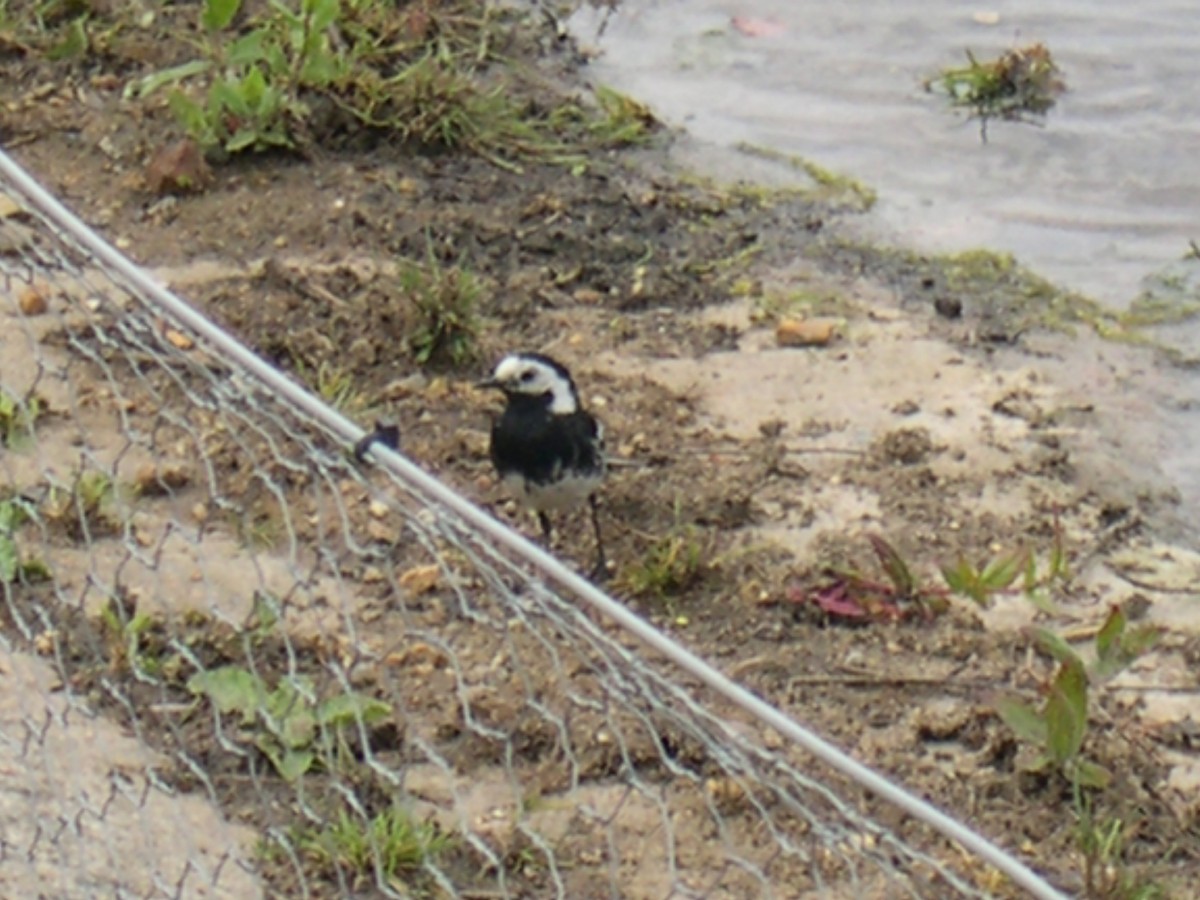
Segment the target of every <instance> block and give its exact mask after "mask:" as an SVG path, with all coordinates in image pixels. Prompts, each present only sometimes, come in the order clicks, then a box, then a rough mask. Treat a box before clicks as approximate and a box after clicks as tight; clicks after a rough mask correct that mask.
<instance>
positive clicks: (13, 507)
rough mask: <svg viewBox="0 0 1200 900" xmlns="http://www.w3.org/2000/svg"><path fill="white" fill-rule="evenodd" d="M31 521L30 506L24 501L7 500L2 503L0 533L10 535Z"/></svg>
mask: <svg viewBox="0 0 1200 900" xmlns="http://www.w3.org/2000/svg"><path fill="white" fill-rule="evenodd" d="M27 521H29V506H28V504H26V503H25V501H24V500H19V499H18V500H5V501H3V502H2V503H0V533H5V534H9V533H11V532H13V531H14V530H15V529H16V528H17V527H19V526H20V525H22V524H24V523H25V522H27Z"/></svg>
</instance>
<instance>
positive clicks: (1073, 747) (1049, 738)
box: [1043, 659, 1087, 766]
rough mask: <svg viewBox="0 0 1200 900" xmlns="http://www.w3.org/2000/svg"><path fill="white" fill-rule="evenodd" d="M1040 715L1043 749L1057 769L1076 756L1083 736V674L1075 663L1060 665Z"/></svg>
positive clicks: (1081, 667)
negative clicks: (1046, 750) (1045, 749)
mask: <svg viewBox="0 0 1200 900" xmlns="http://www.w3.org/2000/svg"><path fill="white" fill-rule="evenodd" d="M1043 715H1044V717H1045V720H1046V747H1047V749H1048V750H1049V751H1050V755H1051V756H1053V757H1054V761H1055V762H1056V763H1058V764H1059V765H1060V766H1061V765H1063V764H1064V763H1066V762H1067V761H1068V760H1071V759H1074V758H1075V757H1076V756H1077V755H1078V754H1079V750H1080V748H1081V747H1082V746H1083V738H1084V735H1085V734H1086V733H1087V673H1086V672H1085V671H1084V668H1083V663H1081V662H1080V661H1079V660H1078V659H1076V660H1074V661H1073V662H1064V663H1062V664H1061V665H1060V667H1059V670H1058V675H1057V676H1056V677H1055V679H1054V682H1053V684H1051V685H1050V695H1049V697H1048V698H1047V699H1046V709H1045V712H1044V714H1043Z"/></svg>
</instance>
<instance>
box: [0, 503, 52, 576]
mask: <svg viewBox="0 0 1200 900" xmlns="http://www.w3.org/2000/svg"><path fill="white" fill-rule="evenodd" d="M34 513H35V510H34V508H33V506H32V505H31V504H30V503H28V502H27V501H25V500H22V499H21V498H20V497H13V498H9V499H7V500H0V583H2V584H12V583H14V582H17V581H27V582H28V581H44V580H45V579H47V578H49V577H50V569H49V567H48V566H47V565H46V564H45V563H44V562H42V561H41V560H39V559H31V558H22V554H21V548H20V544H19V543H18V540H17V530H18V529H19V528H20V527H21V526H22V525H24V524H25V523H26V522H28V521H30V520H32V519H33V518H34Z"/></svg>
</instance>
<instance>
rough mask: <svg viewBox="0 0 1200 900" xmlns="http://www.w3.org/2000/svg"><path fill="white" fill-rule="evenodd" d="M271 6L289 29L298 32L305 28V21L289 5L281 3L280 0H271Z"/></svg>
mask: <svg viewBox="0 0 1200 900" xmlns="http://www.w3.org/2000/svg"><path fill="white" fill-rule="evenodd" d="M271 6H272V8H274V10H275V12H276V14H277V15H278V16H279V17H280V18H281V19H282V20H283V21H284V23H285V24H286V25H287V27H288V28H290V29H293V30H296V29H300V28H302V27H303V26H304V20H303V19H302V18H301V17H300V16H299V15H298V14H297V13H296V11H295V10H293V9H292V8H291V7H289V6H288V5H287V4H285V3H280V2H279V0H271Z"/></svg>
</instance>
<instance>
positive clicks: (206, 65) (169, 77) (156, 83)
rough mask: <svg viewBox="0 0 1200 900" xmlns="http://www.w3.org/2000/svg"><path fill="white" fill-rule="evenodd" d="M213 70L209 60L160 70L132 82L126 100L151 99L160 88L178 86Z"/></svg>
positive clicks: (128, 86)
mask: <svg viewBox="0 0 1200 900" xmlns="http://www.w3.org/2000/svg"><path fill="white" fill-rule="evenodd" d="M211 68H212V63H211V62H210V61H209V60H207V59H193V60H192V61H191V62H185V63H182V64H181V65H178V66H171V67H170V68H169V69H160V70H159V71H157V72H152V73H151V74H149V75H147V76H146V77H145V78H139V79H138V80H137V81H132V82H130V83H129V84H128V85H126V87H125V91H124V99H126V100H129V99H131V98H133V99H140V98H143V97H149V96H150V95H151V94H153V93H154V92H155V91H157V90H159V89H160V88H163V87H166V86H167V85H171V84H178V83H179V82H181V81H185V80H186V79H188V78H191V77H193V76H195V75H202V74H203V73H205V72H207V71H208V70H209V69H211Z"/></svg>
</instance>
